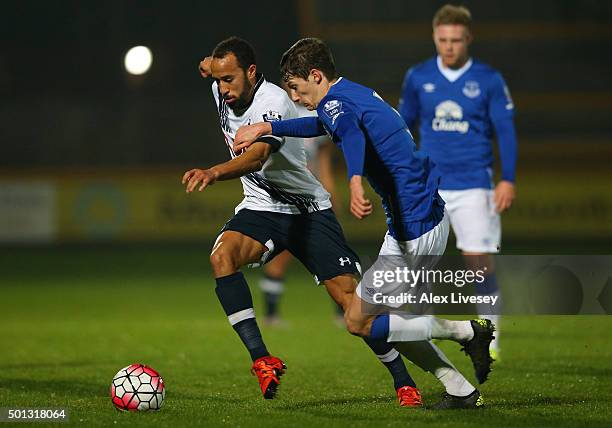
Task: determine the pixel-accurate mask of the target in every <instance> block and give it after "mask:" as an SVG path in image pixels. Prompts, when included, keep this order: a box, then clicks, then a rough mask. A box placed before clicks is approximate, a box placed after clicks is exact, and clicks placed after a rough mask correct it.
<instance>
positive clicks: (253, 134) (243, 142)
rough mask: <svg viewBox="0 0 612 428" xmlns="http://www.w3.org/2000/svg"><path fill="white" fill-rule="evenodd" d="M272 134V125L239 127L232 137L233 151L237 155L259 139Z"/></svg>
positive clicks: (265, 123)
mask: <svg viewBox="0 0 612 428" xmlns="http://www.w3.org/2000/svg"><path fill="white" fill-rule="evenodd" d="M271 133H272V125H270V123H268V122H259V123H255V124H253V125H247V126H241V127H240V128H239V129H238V132H236V136H235V137H234V144H233V149H234V152H235V153H239V152H240V151H241V150H242V149H246V148H247V147H249V146H250V145H251V144H253V143H254V142H255V141H256V140H257V139H258V138H259V137H262V136H264V135H268V134H271Z"/></svg>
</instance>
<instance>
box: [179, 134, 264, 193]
mask: <svg viewBox="0 0 612 428" xmlns="http://www.w3.org/2000/svg"><path fill="white" fill-rule="evenodd" d="M271 153H272V146H270V144H267V143H261V142H258V143H256V144H253V146H251V147H249V149H248V150H246V151H245V152H244V153H243V154H241V155H240V156H236V157H235V158H234V159H232V160H230V161H228V162H224V163H221V164H218V165H215V166H213V167H212V168H209V169H198V168H195V169H191V170H189V171H187V172H186V173H185V174H184V175H183V184H185V185H186V188H185V191H186V192H187V193H191V192H193V191H194V190H195V189H196V187H198V186H199V188H198V191H200V192H201V191H202V190H204V189H205V188H206V187H207V186H212V185H213V184H215V182H217V181H219V180H221V181H222V180H231V179H234V178H238V177H242V176H243V175H246V174H249V173H251V172H255V171H259V170H260V169H261V168H262V167H263V165H264V163H265V162H266V160H268V158H269V157H270V154H271Z"/></svg>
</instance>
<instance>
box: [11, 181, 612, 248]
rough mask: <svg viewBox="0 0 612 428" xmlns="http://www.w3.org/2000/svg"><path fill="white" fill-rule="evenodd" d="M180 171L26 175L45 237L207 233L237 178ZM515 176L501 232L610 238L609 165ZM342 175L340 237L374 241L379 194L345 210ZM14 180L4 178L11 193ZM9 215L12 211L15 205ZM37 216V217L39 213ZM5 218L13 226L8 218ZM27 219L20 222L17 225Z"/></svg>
mask: <svg viewBox="0 0 612 428" xmlns="http://www.w3.org/2000/svg"><path fill="white" fill-rule="evenodd" d="M181 174H182V171H179V170H177V171H156V170H141V171H128V172H122V171H116V170H110V171H95V172H92V171H89V172H87V171H86V172H79V173H76V172H72V173H66V172H62V173H55V174H54V173H52V172H51V173H45V174H37V175H36V176H35V177H34V179H33V180H35V181H36V183H38V185H39V186H40V185H41V183H43V185H44V186H45V188H46V189H50V190H48V191H47V193H46V194H49V195H53V197H54V198H55V200H54V201H51V202H50V203H49V204H48V205H49V207H52V209H47V210H46V211H48V214H46V211H45V214H44V216H49V219H48V221H47V223H49V222H51V223H53V224H52V225H51V226H49V227H48V228H47V229H48V230H52V231H53V236H51V235H50V232H48V231H47V235H48V238H49V239H48V240H50V241H56V242H71V241H118V242H123V241H169V240H208V241H211V240H212V239H214V237H215V236H216V234H217V233H218V231H219V230H220V228H221V227H222V226H223V224H224V223H225V221H227V220H228V219H229V218H230V217H231V216H232V215H233V212H234V207H235V206H236V205H237V204H238V203H239V202H240V200H241V199H242V187H241V185H240V182H239V181H238V180H234V181H229V182H219V183H217V184H215V185H213V186H211V187H209V188H207V189H206V190H205V191H204V192H202V193H200V192H195V193H192V194H186V193H185V191H184V186H182V184H181V183H180V179H181ZM22 177H23V176H22ZM519 178H520V181H519V183H518V185H517V189H518V194H517V199H516V202H515V205H514V207H513V208H512V209H511V210H510V211H509V212H508V213H505V214H504V215H503V217H502V224H503V237H504V239H513V238H529V239H538V238H542V239H559V240H563V239H564V238H568V239H569V238H571V239H585V240H586V239H594V238H598V239H605V238H612V191H610V187H611V186H610V184H611V183H612V172H607V171H601V170H600V171H597V172H592V173H583V172H580V173H577V172H574V173H568V174H566V175H558V174H551V173H538V172H537V171H532V172H527V171H525V172H521V174H519ZM7 180H8V181H10V182H11V183H15V182H16V180H17V181H19V180H20V179H18V178H16V177H10V178H7V177H0V200H2V198H3V195H2V191H1V190H2V188H3V187H2V186H1V184H2V183H6V182H7ZM344 180H345V178H344V177H342V178H340V177H339V184H338V186H337V188H338V191H339V196H340V197H339V200H340V202H341V207H340V210H339V220H340V223H341V224H342V226H343V228H344V230H345V233H346V235H347V237H348V238H349V239H350V240H351V241H374V242H377V241H381V239H382V237H383V235H384V232H385V229H386V227H385V218H384V213H383V210H382V207H381V206H380V202H379V199H378V197H377V196H376V195H375V194H374V193H373V192H372V191H370V192H369V193H370V195H369V196H370V198H371V199H372V201H373V203H374V206H375V210H374V214H373V215H372V216H371V217H369V218H367V219H365V220H361V221H360V220H357V219H355V218H353V217H352V216H351V215H350V214H349V212H348V199H347V198H348V194H347V188H346V186H344V185H343V184H342V183H343V182H344ZM19 182H20V183H22V184H27V183H28V182H29V181H28V179H21V181H19ZM4 188H7V187H6V186H5V187H4ZM19 188H20V187H19V186H17V187H16V186H15V185H14V184H12V185H11V187H10V189H11V192H13V193H12V194H11V195H12V196H11V197H12V198H14V197H15V195H14V192H15V189H19ZM24 188H27V187H24ZM25 209H26V208H24V210H25ZM13 211H14V210H13ZM11 215H12V216H13V217H14V218H18V217H19V213H18V212H12V214H11ZM41 215H43V214H41ZM39 217H40V216H39ZM37 222H38V223H44V222H45V219H37ZM30 223H32V222H30ZM47 223H44V224H47ZM12 224H13V226H11V227H13V228H14V227H15V226H14V224H15V223H14V222H13V223H12ZM7 227H8V226H7ZM27 227H28V226H27V223H24V228H27ZM47 229H46V230H47ZM27 232H28V231H27V230H24V231H21V232H20V231H16V230H14V229H13V230H11V233H10V234H6V233H5V234H4V236H11V237H12V238H13V240H15V237H16V236H19V233H22V234H23V236H28V233H27ZM30 235H31V234H30ZM1 236H3V235H2V225H0V237H1Z"/></svg>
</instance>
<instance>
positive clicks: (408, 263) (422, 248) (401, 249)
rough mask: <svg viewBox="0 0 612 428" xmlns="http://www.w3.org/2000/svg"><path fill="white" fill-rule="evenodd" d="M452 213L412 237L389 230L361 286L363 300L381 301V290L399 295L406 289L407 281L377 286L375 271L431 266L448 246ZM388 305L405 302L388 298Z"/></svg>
mask: <svg viewBox="0 0 612 428" xmlns="http://www.w3.org/2000/svg"><path fill="white" fill-rule="evenodd" d="M449 227H450V226H449V220H448V213H447V212H446V211H445V212H444V217H443V218H442V221H440V223H439V224H438V225H437V226H436V227H434V228H433V229H431V230H430V231H429V232H427V233H425V234H424V235H422V236H419V237H418V238H416V239H413V240H411V241H398V240H396V239H395V238H394V237H392V236H391V235H389V232H387V233H386V234H385V240H384V241H383V244H382V246H381V248H380V252H379V253H378V259H376V261H375V262H374V264H373V265H372V266H371V267H370V268H369V269H368V270H367V271H366V273H365V274H364V275H363V277H362V281H361V282H360V283H359V285H358V286H357V290H356V291H357V295H358V296H359V298H361V300H363V301H365V302H367V303H370V304H375V305H376V304H380V301H377V299H378V297H375V295H376V294H377V293H380V294H382V295H385V296H394V295H399V294H400V293H402V292H403V291H406V289H407V287H408V286H407V284H406V283H396V282H393V281H388V282H387V281H385V283H384V284H382V286H380V287H374V286H372V285H373V281H372V278H373V275H374V272H375V271H392V270H394V269H396V268H398V267H400V268H404V267H407V268H408V269H414V270H418V269H421V268H425V269H430V268H432V267H433V266H434V265H435V264H436V263H437V262H438V260H439V257H432V256H442V255H443V254H444V250H445V249H446V242H447V240H448V233H449ZM385 306H391V307H399V306H402V303H397V304H395V303H389V302H386V303H385Z"/></svg>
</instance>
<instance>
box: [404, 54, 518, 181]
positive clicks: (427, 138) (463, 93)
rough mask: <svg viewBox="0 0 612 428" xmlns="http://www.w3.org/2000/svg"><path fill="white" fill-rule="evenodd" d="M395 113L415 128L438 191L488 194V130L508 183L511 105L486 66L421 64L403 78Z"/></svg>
mask: <svg viewBox="0 0 612 428" xmlns="http://www.w3.org/2000/svg"><path fill="white" fill-rule="evenodd" d="M398 110H399V112H400V114H401V116H402V117H403V118H404V120H405V121H406V124H407V125H408V127H409V128H412V127H413V126H415V124H416V122H417V121H418V122H419V138H420V148H421V149H422V150H424V151H425V152H427V153H428V154H429V155H430V156H431V158H432V159H433V160H434V162H435V163H436V165H437V166H438V167H439V169H440V172H441V174H442V178H441V182H440V189H445V190H462V189H470V188H487V189H489V188H491V186H492V169H491V168H492V164H493V148H492V144H491V140H492V137H493V131H494V130H495V133H496V134H497V140H498V144H499V152H500V159H501V164H502V171H501V178H502V180H507V181H511V182H514V180H515V167H516V153H517V143H516V134H515V130H514V124H513V116H514V104H513V102H512V99H511V97H510V93H509V91H508V88H507V86H506V84H505V82H504V79H503V78H502V76H501V74H500V73H499V72H497V71H496V70H494V69H493V68H491V67H490V66H488V65H486V64H483V63H481V62H479V61H475V60H471V59H470V60H469V61H468V63H467V64H466V65H464V67H462V69H460V70H459V71H452V70H451V71H449V70H448V69H444V67H443V66H442V63H441V60H440V58H439V57H436V58H432V59H430V60H428V61H426V62H423V63H421V64H419V65H417V66H415V67H413V68H411V69H410V70H408V72H407V73H406V77H405V79H404V84H403V86H402V94H401V98H400V103H399V108H398Z"/></svg>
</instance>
